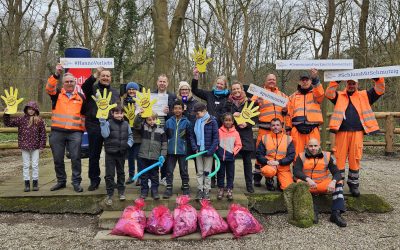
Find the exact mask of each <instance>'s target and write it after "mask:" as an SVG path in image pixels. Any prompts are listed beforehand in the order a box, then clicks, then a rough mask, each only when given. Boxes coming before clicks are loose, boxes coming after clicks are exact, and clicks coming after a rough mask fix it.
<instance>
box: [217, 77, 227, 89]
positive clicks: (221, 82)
mask: <svg viewBox="0 0 400 250" xmlns="http://www.w3.org/2000/svg"><path fill="white" fill-rule="evenodd" d="M225 87H226V83H225V81H224V80H223V79H218V80H217V82H216V84H215V88H216V89H218V90H224V89H225Z"/></svg>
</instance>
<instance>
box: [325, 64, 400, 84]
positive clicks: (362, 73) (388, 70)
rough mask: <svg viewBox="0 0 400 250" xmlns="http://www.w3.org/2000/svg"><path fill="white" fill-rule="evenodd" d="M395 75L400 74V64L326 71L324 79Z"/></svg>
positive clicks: (338, 79) (335, 79)
mask: <svg viewBox="0 0 400 250" xmlns="http://www.w3.org/2000/svg"><path fill="white" fill-rule="evenodd" d="M395 76H400V65H396V66H388V67H377V68H365V69H353V70H339V71H325V72H324V81H325V82H330V81H341V80H349V79H371V78H379V77H395Z"/></svg>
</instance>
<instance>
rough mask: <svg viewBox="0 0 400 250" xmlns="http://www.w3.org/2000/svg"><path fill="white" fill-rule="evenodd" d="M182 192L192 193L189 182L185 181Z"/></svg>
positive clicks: (184, 193)
mask: <svg viewBox="0 0 400 250" xmlns="http://www.w3.org/2000/svg"><path fill="white" fill-rule="evenodd" d="M182 192H183V195H190V186H189V184H187V183H184V184H183V185H182Z"/></svg>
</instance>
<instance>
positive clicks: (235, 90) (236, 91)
mask: <svg viewBox="0 0 400 250" xmlns="http://www.w3.org/2000/svg"><path fill="white" fill-rule="evenodd" d="M242 91H243V89H242V85H240V84H239V83H234V84H232V96H234V97H240V96H241V95H242Z"/></svg>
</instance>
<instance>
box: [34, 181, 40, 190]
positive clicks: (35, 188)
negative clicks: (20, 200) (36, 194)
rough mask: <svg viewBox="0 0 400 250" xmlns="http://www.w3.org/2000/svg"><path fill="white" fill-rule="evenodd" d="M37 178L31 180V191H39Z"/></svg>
mask: <svg viewBox="0 0 400 250" xmlns="http://www.w3.org/2000/svg"><path fill="white" fill-rule="evenodd" d="M38 184H39V183H38V180H33V187H32V190H33V191H39V186H38Z"/></svg>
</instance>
